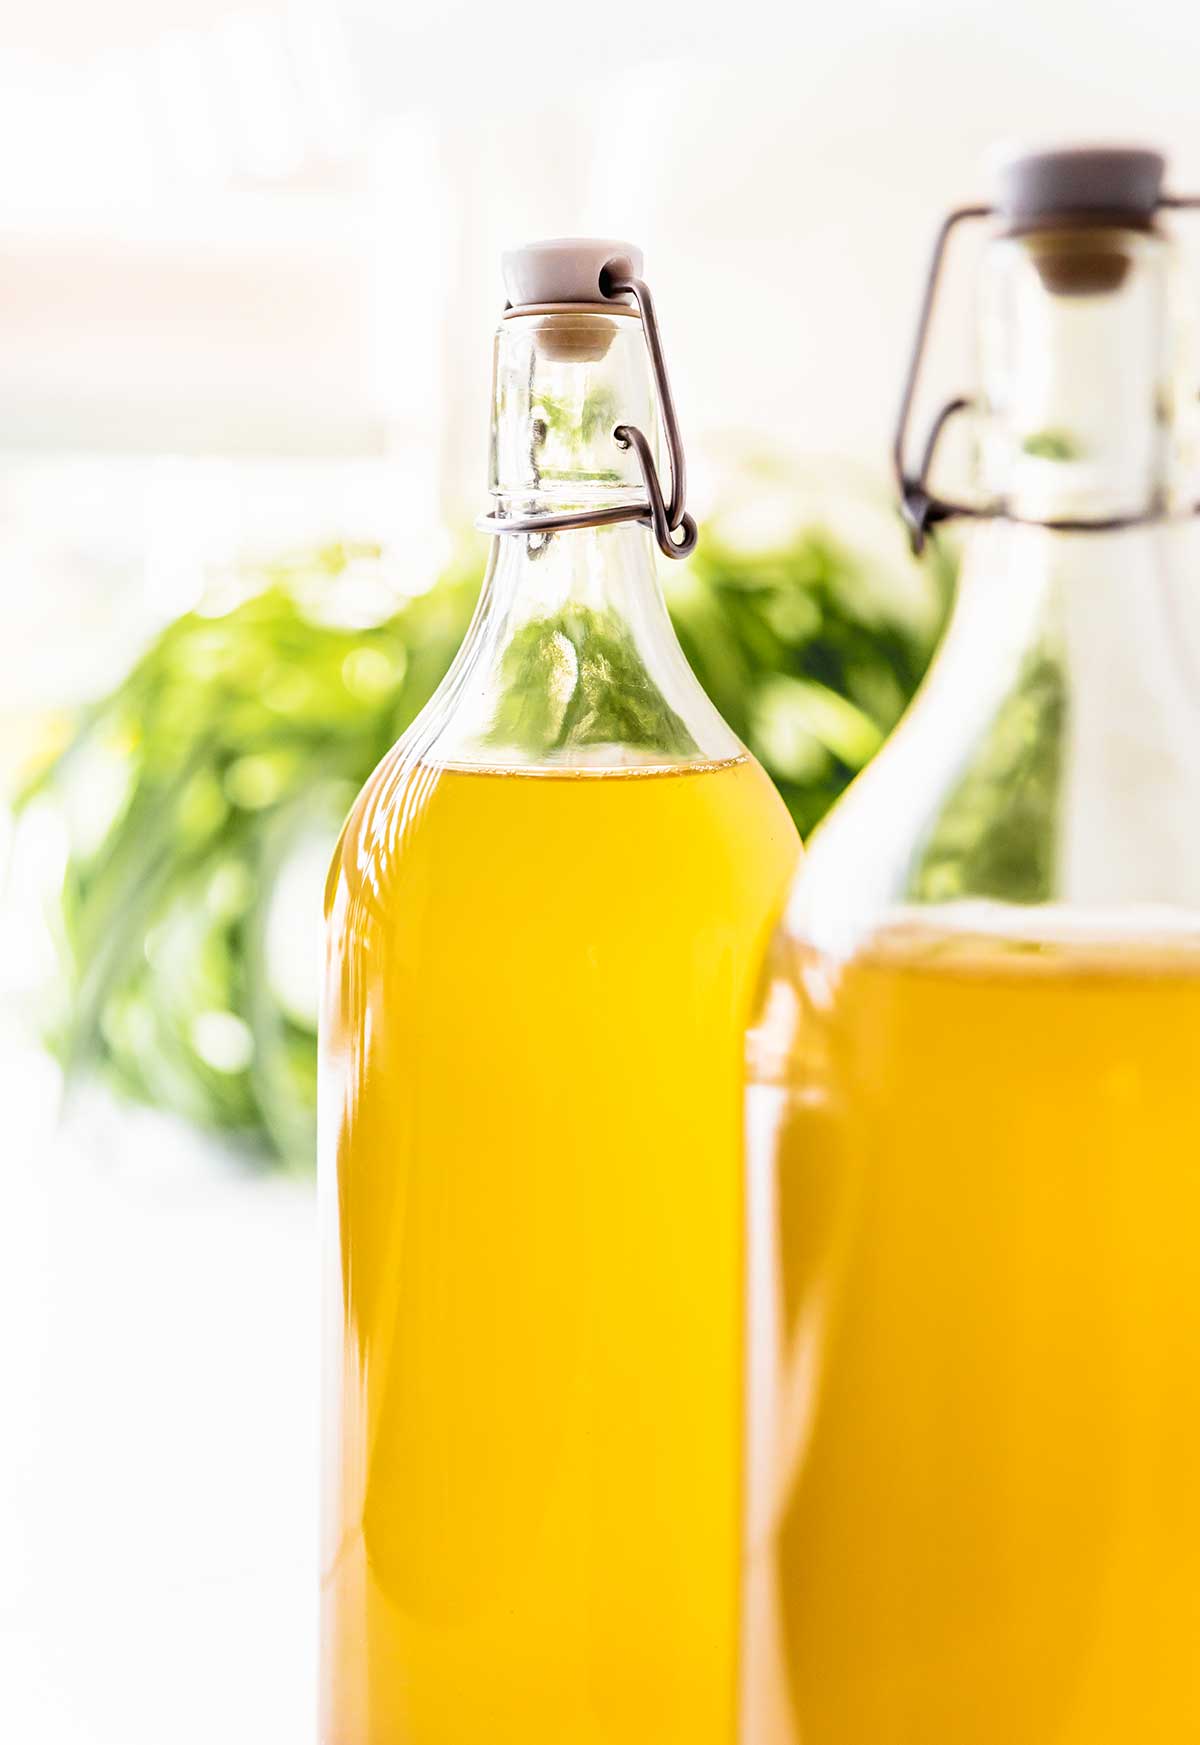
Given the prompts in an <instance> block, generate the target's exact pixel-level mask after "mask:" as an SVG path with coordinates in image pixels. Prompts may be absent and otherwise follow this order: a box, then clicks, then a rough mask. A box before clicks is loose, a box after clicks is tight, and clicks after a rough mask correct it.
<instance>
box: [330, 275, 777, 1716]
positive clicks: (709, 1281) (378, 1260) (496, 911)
mask: <svg viewBox="0 0 1200 1745" xmlns="http://www.w3.org/2000/svg"><path fill="white" fill-rule="evenodd" d="M610 267H611V268H612V272H611V273H610V272H609V268H610ZM638 270H639V268H638V257H637V253H636V251H635V250H632V249H629V248H627V247H625V246H624V245H617V244H611V243H610V244H605V243H600V242H597V243H574V244H543V245H534V246H531V247H530V248H527V249H524V250H521V251H519V252H518V253H517V254H516V255H515V256H510V257H508V259H507V261H506V282H507V286H508V292H509V297H510V299H511V304H512V306H511V307H510V308H509V309H508V311H507V312H506V314H505V316H504V318H503V320H502V321H501V323H500V327H499V332H498V334H497V337H496V352H495V405H494V414H493V427H492V490H493V495H494V502H495V515H494V516H493V517H492V518H491V525H492V527H493V530H495V531H496V533H497V537H496V538H495V540H494V544H493V555H492V561H491V565H490V568H489V570H488V574H487V577H486V580H485V582H484V586H483V592H482V597H481V600H480V603H479V607H478V610H477V612H476V615H475V618H474V621H473V623H472V626H471V629H470V631H469V633H468V635H467V638H466V640H465V642H464V644H463V647H462V650H461V652H460V654H459V656H458V658H457V660H456V662H455V664H454V666H453V668H452V670H451V671H450V673H449V674H448V675H447V677H446V679H445V682H444V683H443V685H442V687H441V689H440V690H439V691H438V693H437V695H436V696H435V697H434V699H433V700H432V702H431V703H430V705H429V707H428V708H427V709H426V711H425V712H424V714H423V715H422V716H421V717H420V718H419V720H418V721H417V722H416V723H415V724H414V725H413V727H412V728H411V729H410V731H409V732H407V733H406V734H405V735H404V737H403V738H402V739H401V741H400V743H399V744H398V745H397V746H396V747H395V748H394V750H393V751H392V752H391V753H390V754H389V755H388V757H387V758H385V759H384V761H383V763H382V764H381V765H380V767H379V769H378V770H377V771H376V772H375V774H374V776H373V777H372V778H371V780H370V781H369V782H368V783H367V786H366V788H365V789H364V791H363V793H362V795H361V796H360V798H359V800H358V802H357V804H356V806H355V808H354V810H353V812H352V814H351V817H350V819H349V821H348V823H347V825H346V827H345V831H344V833H343V836H342V839H341V842H340V844H339V847H338V849H337V852H336V855H335V858H334V864H333V867H332V869H331V872H330V878H329V884H328V891H327V918H328V970H327V983H326V994H325V1003H324V1012H323V1026H322V1039H321V1049H322V1067H321V1084H320V1122H321V1179H322V1196H323V1215H324V1219H325V1232H326V1237H327V1256H328V1285H327V1297H326V1334H327V1344H328V1385H327V1396H326V1408H325V1426H326V1435H327V1449H326V1464H325V1474H326V1495H325V1526H326V1531H325V1547H324V1559H323V1651H322V1660H323V1672H322V1735H321V1736H322V1740H323V1741H324V1745H393V1742H394V1741H397V1740H401V1739H403V1740H404V1741H405V1742H406V1745H457V1742H459V1741H461V1745H480V1741H484V1740H486V1741H488V1745H563V1742H564V1741H568V1740H569V1741H571V1745H589V1742H593V1741H594V1742H595V1745H602V1742H604V1745H607V1742H609V1741H621V1745H638V1742H639V1741H644V1742H645V1745H673V1742H676V1741H677V1742H678V1745H704V1742H707V1741H712V1742H713V1745H718V1742H720V1745H725V1742H726V1741H728V1740H730V1739H731V1738H732V1735H733V1730H734V1725H735V1720H734V1710H735V1656H736V1586H737V1580H736V1569H737V1556H738V1551H737V1536H738V1519H739V1517H738V1508H739V1502H738V1497H739V1481H740V1452H741V1447H740V1407H739V1400H740V1377H739V1349H738V1321H739V1300H740V1291H741V1285H740V1277H741V1258H742V1257H741V1247H740V1204H741V1174H740V1151H741V1137H740V1133H741V1115H740V1110H741V1072H740V1067H741V1037H742V1033H743V1031H744V1026H745V1021H746V1017H747V1012H748V1003H749V997H750V992H751V988H752V981H753V976H754V973H755V967H756V963H757V958H758V956H759V955H760V954H761V949H762V946H763V943H764V941H765V936H766V932H767V930H768V929H769V926H770V921H771V917H772V912H773V911H774V910H776V909H777V907H778V904H779V902H780V900H781V899H782V896H783V894H784V890H785V888H786V884H787V880H788V877H789V876H790V873H791V870H792V867H793V865H794V861H795V856H796V852H797V844H796V838H795V832H794V829H793V827H792V824H791V820H790V818H789V817H788V815H787V813H786V811H785V809H784V807H783V805H782V803H781V802H780V800H779V798H778V796H777V795H776V793H775V791H774V789H773V787H772V786H771V783H770V781H769V780H768V778H767V777H766V775H765V774H764V773H763V771H762V770H761V769H760V768H759V767H758V765H757V764H756V763H754V761H753V760H752V759H751V758H750V757H749V756H748V755H747V754H746V752H745V751H744V749H743V748H742V746H741V745H740V744H739V743H738V742H737V740H736V739H735V738H734V736H733V734H732V733H731V732H730V731H729V729H728V728H727V727H726V726H725V724H724V722H723V721H722V720H721V719H720V718H719V716H718V715H717V714H716V713H715V711H714V710H713V708H712V706H711V705H710V703H709V702H708V700H707V698H706V697H705V696H704V694H703V692H702V691H701V690H700V687H699V685H698V684H697V682H696V680H695V679H694V677H693V676H692V673H691V671H690V669H689V668H688V666H687V663H686V661H685V660H684V657H683V654H682V652H681V650H680V648H679V646H678V643H677V642H676V640H675V636H674V633H673V631H672V628H671V624H670V621H669V619H668V616H667V613H666V608H665V605H664V602H663V598H662V594H661V592H660V589H659V585H658V581H657V578H656V574H655V562H654V550H653V542H652V536H651V532H650V530H649V528H648V527H647V525H645V522H646V521H647V519H648V518H649V508H648V503H647V490H648V489H649V490H650V493H651V498H652V499H653V496H654V489H653V487H654V486H655V485H656V481H657V475H656V474H654V473H652V472H646V473H644V472H643V461H644V460H647V457H648V463H647V464H648V465H649V466H650V467H651V468H652V467H653V454H652V452H651V451H650V449H649V447H648V445H647V443H646V442H645V441H644V440H643V439H642V438H641V437H640V435H639V432H645V431H652V430H654V429H656V427H657V418H656V396H655V388H654V383H653V381H652V371H651V361H652V360H651V354H650V351H649V350H648V346H647V339H648V337H651V336H650V335H649V334H648V331H647V329H648V328H649V318H647V321H646V323H645V326H644V323H643V319H642V316H641V314H640V313H639V310H640V309H646V308H647V293H646V291H645V287H644V285H643V284H642V283H641V281H640V280H639V279H637V278H635V277H632V276H630V277H629V278H628V280H627V281H626V279H625V278H623V277H621V276H620V275H621V274H629V275H632V274H633V273H636V272H637V271H638ZM602 274H607V275H608V276H607V277H606V278H605V280H604V283H605V285H606V286H608V288H609V291H610V292H611V295H610V294H607V293H606V291H605V290H604V289H602V285H601V275H602ZM625 282H628V284H629V285H630V286H632V287H633V291H632V297H633V298H635V299H636V300H631V294H630V293H629V292H621V291H618V290H616V289H613V285H614V283H617V284H620V283H625ZM652 337H653V338H654V342H655V346H657V333H656V330H655V332H654V334H653V336H652ZM654 361H655V362H656V363H660V361H661V354H660V353H659V352H657V350H656V351H655V354H654ZM660 379H661V381H662V383H663V387H664V389H665V377H664V376H661V372H660ZM662 400H663V394H662V393H661V392H660V395H659V401H660V402H662ZM668 408H669V400H667V402H666V404H665V406H664V410H667V409H668ZM631 427H632V428H631ZM615 433H618V434H617V437H616V439H615ZM668 433H669V434H673V419H672V420H670V421H669V431H668ZM682 482H683V481H682V473H681V466H680V464H679V463H678V461H677V463H676V467H675V476H674V479H673V486H674V489H673V491H672V504H673V509H672V511H671V512H668V511H667V510H666V509H665V508H664V507H663V506H662V505H661V504H660V505H659V509H660V522H661V525H660V528H659V532H660V538H662V539H663V540H664V542H665V543H668V544H671V543H674V542H673V541H672V540H671V539H670V537H669V532H668V527H669V522H670V520H671V519H673V521H674V523H675V525H676V526H678V527H681V528H682V529H683V533H684V539H685V542H686V540H687V535H688V533H689V529H690V523H688V522H687V521H686V520H685V519H684V518H683V516H682V504H681V497H682ZM546 517H551V518H556V519H551V520H549V521H547V520H546V519H545V518H546ZM664 517H665V519H664ZM563 518H565V519H566V521H567V522H582V523H583V524H582V525H563ZM514 529H516V530H515V531H514Z"/></svg>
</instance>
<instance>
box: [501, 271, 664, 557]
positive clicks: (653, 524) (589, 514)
mask: <svg viewBox="0 0 1200 1745" xmlns="http://www.w3.org/2000/svg"><path fill="white" fill-rule="evenodd" d="M620 264H622V263H620V262H619V261H617V260H612V261H610V262H609V263H608V265H607V266H606V267H605V268H604V269H603V271H602V272H601V274H600V286H599V288H600V294H601V296H602V297H604V298H605V299H606V300H607V301H608V302H613V303H615V302H617V301H618V300H619V299H620V298H621V297H624V296H631V297H632V298H633V300H634V302H635V303H636V304H637V309H638V314H639V315H640V316H641V318H642V330H643V332H644V333H645V335H646V346H647V349H648V350H649V353H650V366H651V369H652V370H653V372H654V386H655V389H656V391H657V394H658V409H659V416H660V418H661V419H662V426H663V434H664V436H665V437H666V443H667V458H668V461H669V464H670V468H671V492H670V496H669V497H664V495H663V488H662V482H661V480H660V479H659V476H658V471H657V469H656V467H655V465H654V451H653V449H652V447H651V444H650V441H649V438H648V437H647V436H646V434H645V432H644V431H641V430H639V429H638V427H637V425H636V424H618V425H616V427H615V428H614V430H613V441H614V442H615V443H616V445H617V447H618V448H623V449H630V448H632V449H633V451H634V453H635V454H636V455H637V459H638V465H639V467H640V468H641V473H642V482H643V484H644V485H645V487H646V501H645V503H620V504H614V505H613V506H612V507H611V508H608V509H563V510H559V511H554V512H551V511H545V512H543V513H541V514H536V515H497V514H495V513H493V514H491V515H482V516H480V518H479V520H478V522H477V523H476V525H477V526H478V527H479V528H480V530H481V531H482V532H484V533H558V532H567V531H570V530H572V529H576V528H581V527H607V526H610V525H613V524H615V523H618V522H622V521H637V522H640V523H641V524H642V525H643V526H645V527H649V528H651V529H652V530H653V533H654V537H655V539H656V540H657V541H658V548H659V550H660V551H661V552H662V553H663V555H664V556H665V557H670V558H680V557H687V556H689V555H690V553H691V552H693V551H694V550H695V548H696V540H697V538H698V537H699V534H698V529H697V527H696V523H695V520H694V519H693V518H692V516H691V515H689V514H688V512H687V510H686V509H685V507H684V500H685V497H686V494H687V463H686V461H685V459H684V453H683V438H682V436H681V435H680V431H679V419H678V416H677V414H676V411H675V398H674V395H673V394H672V393H671V381H670V377H669V375H668V373H667V362H666V358H665V357H664V355H663V347H662V336H661V334H660V332H659V327H658V316H657V315H656V313H655V309H654V298H653V296H652V295H651V292H650V287H649V285H647V283H646V281H645V280H644V279H635V278H632V277H630V276H625V275H618V274H617V273H616V272H615V271H614V270H613V269H614V268H616V267H617V266H619V265H620Z"/></svg>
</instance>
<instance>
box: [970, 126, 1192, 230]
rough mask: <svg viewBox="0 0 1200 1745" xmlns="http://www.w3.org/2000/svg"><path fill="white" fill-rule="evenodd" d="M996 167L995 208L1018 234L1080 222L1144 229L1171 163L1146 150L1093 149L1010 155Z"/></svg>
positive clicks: (1068, 147)
mask: <svg viewBox="0 0 1200 1745" xmlns="http://www.w3.org/2000/svg"><path fill="white" fill-rule="evenodd" d="M996 168H997V175H996V181H997V199H996V210H997V212H999V214H1000V216H1001V217H1002V218H1004V219H1005V220H1006V221H1007V223H1008V224H1009V226H1010V227H1011V228H1012V229H1013V230H1037V229H1042V228H1045V227H1048V226H1051V225H1054V224H1056V223H1061V222H1063V221H1064V220H1066V221H1068V222H1069V221H1072V220H1073V221H1075V222H1078V221H1080V220H1081V219H1082V220H1087V219H1107V220H1109V221H1110V222H1115V223H1123V224H1131V225H1136V226H1139V227H1144V226H1147V225H1149V224H1150V222H1151V220H1152V219H1153V217H1154V211H1155V208H1156V207H1157V205H1158V203H1159V200H1160V198H1161V195H1162V181H1163V172H1164V170H1165V168H1166V163H1165V160H1164V158H1163V156H1162V153H1161V152H1157V151H1151V150H1149V149H1148V148H1147V147H1145V146H1111V145H1094V146H1061V147H1059V148H1057V149H1055V150H1049V151H1028V150H1020V151H1016V152H1008V153H1006V154H1005V155H1004V156H1003V157H1002V158H1001V159H1000V160H999V162H998V163H997V166H996Z"/></svg>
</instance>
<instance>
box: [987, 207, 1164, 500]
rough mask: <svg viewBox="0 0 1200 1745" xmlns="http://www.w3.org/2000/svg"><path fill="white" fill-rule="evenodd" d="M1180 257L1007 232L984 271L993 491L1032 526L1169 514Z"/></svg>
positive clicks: (1144, 247) (1156, 241) (1072, 237)
mask: <svg viewBox="0 0 1200 1745" xmlns="http://www.w3.org/2000/svg"><path fill="white" fill-rule="evenodd" d="M1169 265H1170V251H1169V247H1168V245H1167V243H1166V241H1165V239H1164V238H1162V237H1161V236H1159V235H1157V234H1156V233H1154V232H1150V231H1136V230H1123V229H1122V230H1112V229H1092V228H1087V229H1074V230H1069V229H1066V230H1059V231H1037V232H1034V233H1031V234H1028V235H1023V236H1016V237H1006V238H1003V239H1001V240H1000V241H998V242H996V243H993V244H992V245H991V247H990V249H989V252H988V257H987V259H986V261H985V265H984V272H983V275H982V287H981V288H982V321H981V332H980V340H981V343H980V363H981V376H982V385H983V404H984V419H983V423H982V428H981V440H980V446H979V454H978V460H979V466H980V471H981V476H982V484H983V489H984V491H985V493H986V495H987V496H988V497H989V498H990V499H991V500H993V501H998V502H1000V503H1001V504H1003V506H1004V507H1005V509H1006V510H1007V512H1008V513H1009V514H1010V515H1012V516H1014V517H1016V518H1019V519H1023V520H1030V521H1056V520H1096V521H1101V520H1110V519H1118V518H1125V517H1129V518H1135V517H1140V516H1153V515H1156V514H1161V513H1163V512H1164V511H1165V510H1166V509H1167V507H1168V506H1169V503H1170V500H1171V497H1172V493H1173V483H1174V481H1173V476H1172V475H1173V470H1174V457H1175V446H1176V445H1175V442H1174V430H1173V424H1174V416H1175V411H1174V408H1175V397H1174V395H1173V393H1172V388H1173V382H1174V376H1175V370H1176V360H1175V359H1174V358H1173V356H1172V344H1171V339H1172V327H1171V322H1170V320H1169V308H1168V299H1169V288H1170V272H1169Z"/></svg>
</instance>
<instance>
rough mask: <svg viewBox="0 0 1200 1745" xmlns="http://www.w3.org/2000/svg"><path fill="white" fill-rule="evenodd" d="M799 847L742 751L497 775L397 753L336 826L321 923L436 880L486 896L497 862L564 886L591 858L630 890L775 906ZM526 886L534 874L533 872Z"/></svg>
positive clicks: (592, 865)
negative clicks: (767, 892)
mask: <svg viewBox="0 0 1200 1745" xmlns="http://www.w3.org/2000/svg"><path fill="white" fill-rule="evenodd" d="M798 849H799V839H798V836H797V833H796V829H795V825H794V824H793V822H792V819H791V816H790V814H789V813H788V811H787V808H786V807H785V805H784V804H783V801H782V800H781V799H780V797H779V794H778V792H777V790H776V789H775V786H774V784H773V783H772V782H771V780H770V778H769V777H768V776H767V774H766V772H765V771H764V770H763V769H762V767H761V766H760V765H759V764H758V763H757V762H756V761H755V760H754V759H753V758H752V757H751V756H750V755H749V754H748V753H745V752H740V753H739V754H738V755H736V756H734V757H730V758H724V759H718V760H709V761H706V760H692V761H690V762H680V763H675V764H656V765H643V764H640V763H624V764H620V765H613V764H606V765H597V764H589V765H582V766H581V765H578V764H561V765H551V764H540V765H536V766H504V765H485V764H466V763H458V762H439V761H433V760H430V759H428V758H424V757H418V756H414V755H413V752H412V749H411V747H409V746H407V745H406V744H405V743H404V742H403V741H402V742H401V743H400V744H399V745H398V746H396V747H394V748H393V750H392V752H390V753H389V754H388V756H387V757H385V758H384V760H383V761H382V763H381V764H380V765H379V767H378V768H377V769H376V771H375V772H374V774H373V775H372V776H371V777H370V778H369V780H368V781H367V783H366V785H365V786H364V788H363V790H362V792H361V794H360V795H359V797H358V800H357V801H356V803H355V805H354V807H353V808H352V810H351V812H350V815H349V817H348V818H347V820H346V823H345V825H344V827H343V830H342V834H341V837H340V838H339V841H338V844H337V848H336V850H335V853H334V856H333V861H332V864H331V866H330V871H329V877H328V881H327V885H326V902H325V913H326V919H327V920H332V918H333V916H334V911H335V909H336V908H337V907H338V906H339V904H341V905H350V906H351V907H353V908H354V909H356V910H358V911H360V912H361V911H363V910H365V909H377V908H379V907H380V905H381V904H384V903H386V902H388V901H390V900H392V897H393V895H394V893H395V891H396V890H397V888H398V887H399V886H400V885H401V884H404V883H405V882H406V881H408V882H409V883H411V881H412V880H413V879H416V878H418V877H420V878H425V877H428V876H436V875H437V871H438V869H439V868H442V869H444V868H446V867H448V866H449V865H450V863H451V862H453V864H454V868H455V876H456V877H457V878H460V879H465V878H470V877H474V878H475V879H476V881H477V882H478V884H479V886H480V888H481V889H483V888H485V887H486V883H487V880H488V877H489V869H491V868H494V864H495V858H496V857H497V856H500V855H502V856H504V857H505V860H506V862H511V861H512V860H514V859H522V860H525V861H528V862H529V864H530V866H531V868H533V869H540V870H539V871H538V873H537V876H544V877H555V878H566V879H568V880H569V879H571V877H572V876H573V872H576V871H577V870H578V869H579V868H580V866H581V865H582V863H583V861H584V859H585V857H586V860H587V863H588V867H589V873H588V877H589V882H590V883H594V881H595V877H596V868H598V867H601V866H603V867H606V868H607V869H608V871H609V874H610V875H611V880H612V890H613V897H612V900H613V901H618V900H620V899H621V895H622V891H623V889H626V888H628V887H629V886H630V884H631V882H633V883H635V884H636V885H638V886H639V887H644V886H645V885H646V884H647V883H655V882H657V883H658V884H659V885H662V886H664V887H669V884H670V882H671V881H676V880H688V879H695V878H696V877H698V876H699V875H700V873H701V871H703V873H704V876H705V877H707V878H708V879H709V880H711V881H712V883H713V886H714V889H716V890H719V889H723V888H733V887H734V886H737V887H739V888H740V887H741V886H743V885H745V886H747V887H749V886H751V885H756V884H758V883H760V882H761V883H763V884H770V885H771V901H772V903H773V905H774V908H775V909H777V908H778V904H779V903H780V902H781V901H782V896H783V892H784V890H785V888H786V884H787V880H788V877H789V875H790V873H791V870H792V868H793V866H794V863H795V858H796V855H797V853H798ZM531 876H532V874H531Z"/></svg>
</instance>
